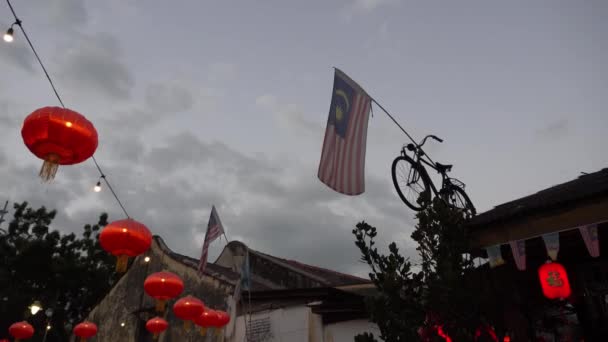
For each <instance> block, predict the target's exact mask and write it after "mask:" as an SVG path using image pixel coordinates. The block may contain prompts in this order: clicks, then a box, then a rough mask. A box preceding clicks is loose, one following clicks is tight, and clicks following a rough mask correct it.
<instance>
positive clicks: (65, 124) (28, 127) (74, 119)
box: [21, 107, 98, 181]
mask: <svg viewBox="0 0 608 342" xmlns="http://www.w3.org/2000/svg"><path fill="white" fill-rule="evenodd" d="M21 136H22V137H23V142H24V143H25V146H27V148H28V149H29V150H30V151H31V152H32V153H33V154H35V155H36V157H38V158H40V159H43V160H44V163H43V164H42V168H41V169H40V177H41V178H42V179H43V180H45V181H50V180H52V179H53V178H54V177H55V174H56V173H57V168H58V167H59V165H71V164H77V163H80V162H83V161H85V160H87V159H88V158H89V157H91V156H92V155H93V153H95V150H96V149H97V143H98V141H97V131H96V130H95V127H94V126H93V124H92V123H91V122H89V120H87V119H86V118H85V117H84V116H82V115H81V114H79V113H76V112H74V111H72V110H69V109H65V108H60V107H44V108H40V109H37V110H36V111H34V112H33V113H32V114H30V115H28V116H27V117H26V118H25V121H24V122H23V128H22V129H21Z"/></svg>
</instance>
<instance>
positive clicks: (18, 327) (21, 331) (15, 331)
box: [8, 321, 34, 342]
mask: <svg viewBox="0 0 608 342" xmlns="http://www.w3.org/2000/svg"><path fill="white" fill-rule="evenodd" d="M8 333H9V334H11V336H13V337H14V338H15V342H18V341H19V340H27V339H28V338H31V337H32V336H34V327H33V326H31V325H30V324H29V323H28V322H26V321H23V322H18V323H14V324H13V325H11V326H10V327H9V328H8Z"/></svg>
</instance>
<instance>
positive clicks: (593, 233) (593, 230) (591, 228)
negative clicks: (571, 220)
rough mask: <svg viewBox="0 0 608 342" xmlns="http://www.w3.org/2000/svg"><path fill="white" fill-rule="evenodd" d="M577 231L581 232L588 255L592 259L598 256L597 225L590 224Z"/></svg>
mask: <svg viewBox="0 0 608 342" xmlns="http://www.w3.org/2000/svg"><path fill="white" fill-rule="evenodd" d="M578 230H579V231H580V232H581V235H582V236H583V240H584V241H585V246H587V250H588V251H589V255H591V256H592V257H594V258H597V257H599V256H600V243H599V239H598V235H597V224H591V225H588V226H583V227H579V228H578Z"/></svg>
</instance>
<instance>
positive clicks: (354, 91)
mask: <svg viewBox="0 0 608 342" xmlns="http://www.w3.org/2000/svg"><path fill="white" fill-rule="evenodd" d="M371 101H372V98H371V97H370V96H369V95H368V94H367V93H366V92H365V90H363V88H361V87H360V86H359V85H358V84H357V83H356V82H355V81H353V80H352V79H351V78H350V77H348V76H347V75H346V74H345V73H343V72H342V71H340V70H338V69H336V72H335V76H334V88H333V94H332V98H331V107H330V109H329V118H328V120H327V128H326V129H325V139H324V141H323V151H322V152H321V162H320V163H319V172H318V177H319V180H321V182H323V183H325V185H327V186H329V187H330V188H332V189H334V190H335V191H337V192H340V193H343V194H345V195H359V194H361V193H363V192H364V191H365V174H364V172H365V146H366V142H367V121H368V118H369V113H370V110H371Z"/></svg>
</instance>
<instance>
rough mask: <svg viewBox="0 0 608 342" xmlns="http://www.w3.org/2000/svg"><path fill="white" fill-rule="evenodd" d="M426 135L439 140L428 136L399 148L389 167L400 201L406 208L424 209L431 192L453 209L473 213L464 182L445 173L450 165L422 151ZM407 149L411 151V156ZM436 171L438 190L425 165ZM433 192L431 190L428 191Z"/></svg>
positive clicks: (428, 202)
mask: <svg viewBox="0 0 608 342" xmlns="http://www.w3.org/2000/svg"><path fill="white" fill-rule="evenodd" d="M428 138H431V139H434V140H436V141H438V142H443V140H442V139H440V138H438V137H436V136H434V135H427V136H426V137H425V138H424V139H423V140H422V142H421V143H420V144H407V145H406V146H404V147H403V148H402V149H401V155H400V156H398V157H397V158H395V160H394V161H393V166H392V168H391V171H392V174H393V184H394V185H395V189H397V193H398V194H399V197H401V200H402V201H403V202H404V203H405V204H407V206H408V207H410V208H412V209H413V210H416V211H421V210H424V209H425V208H426V207H427V206H428V205H429V204H430V203H431V200H432V193H434V194H435V196H439V197H440V198H441V199H443V200H444V201H445V202H446V203H447V204H448V205H450V206H452V207H453V208H457V209H460V210H463V211H464V212H465V214H468V215H470V216H473V215H475V214H476V211H475V207H474V206H473V203H472V202H471V200H470V199H469V196H468V195H467V193H466V192H465V191H464V187H465V185H464V183H462V182H461V181H459V180H457V179H456V178H450V177H448V176H447V173H448V172H450V171H451V170H452V165H443V164H440V163H437V162H434V161H433V160H431V158H429V156H428V155H426V153H424V151H423V150H422V146H423V145H424V144H425V143H426V140H427V139H428ZM407 151H409V152H411V154H412V156H411V157H410V156H409V155H408V154H407ZM423 164H426V165H427V166H429V167H431V168H432V169H434V170H436V171H437V172H438V173H439V174H441V177H442V184H441V189H440V190H437V188H436V187H435V184H434V183H433V181H432V180H431V177H430V176H429V174H428V172H427V171H426V167H425V166H424V165H423ZM431 191H432V193H431Z"/></svg>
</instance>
